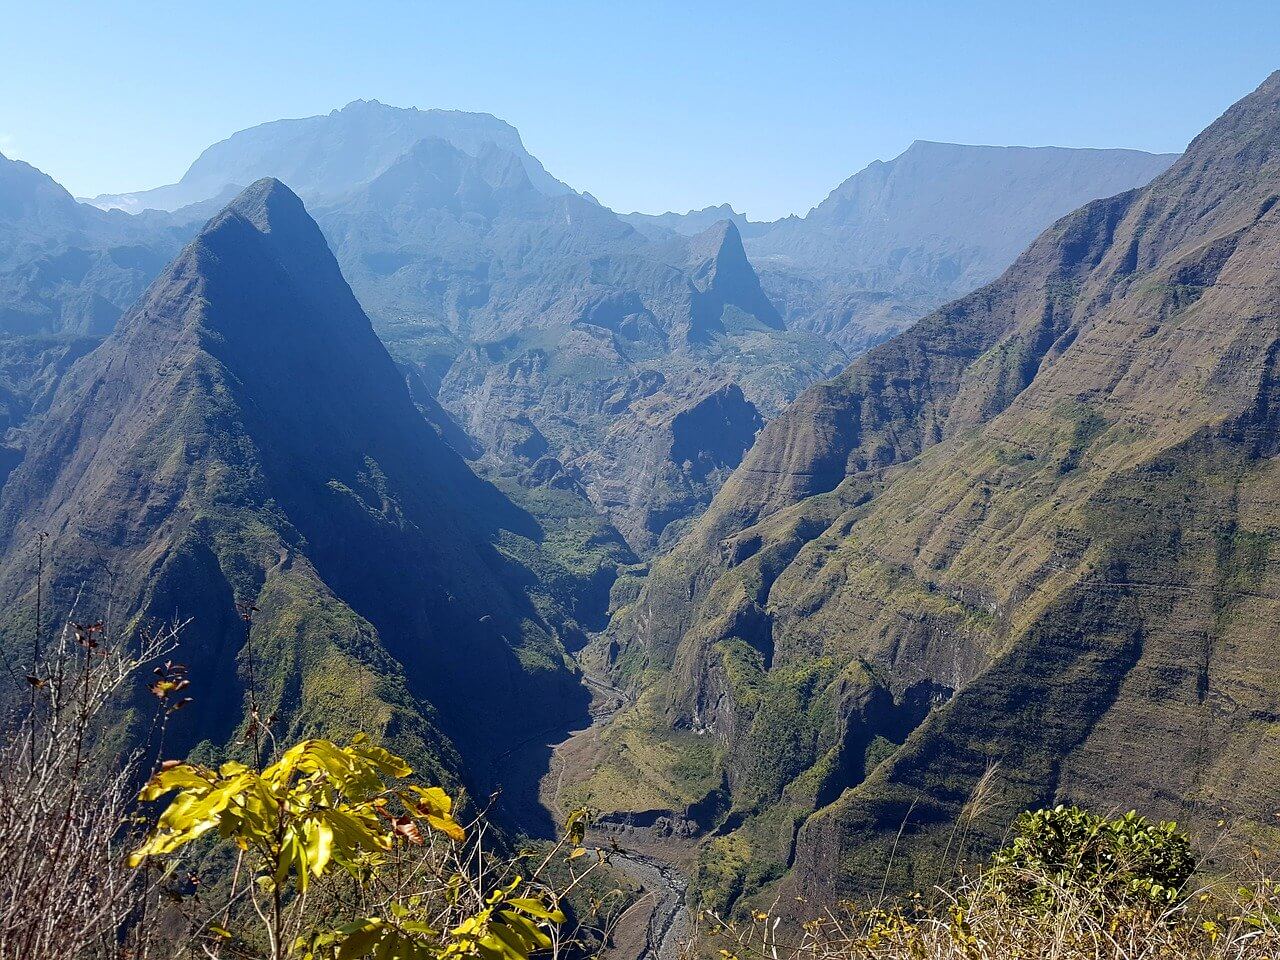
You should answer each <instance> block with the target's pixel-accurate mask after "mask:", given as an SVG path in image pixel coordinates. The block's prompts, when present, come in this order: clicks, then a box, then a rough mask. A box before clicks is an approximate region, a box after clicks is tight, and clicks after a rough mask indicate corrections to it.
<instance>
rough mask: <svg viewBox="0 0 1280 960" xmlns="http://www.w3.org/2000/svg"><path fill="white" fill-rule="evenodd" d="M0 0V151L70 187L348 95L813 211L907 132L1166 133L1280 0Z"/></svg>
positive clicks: (1252, 53)
mask: <svg viewBox="0 0 1280 960" xmlns="http://www.w3.org/2000/svg"><path fill="white" fill-rule="evenodd" d="M363 7H364V8H363V9H361V8H360V5H357V4H355V3H333V2H327V0H312V2H307V3H299V2H282V3H271V2H266V0H264V2H261V3H243V2H239V0H217V2H212V0H211V2H200V3H190V4H188V3H183V2H172V0H170V2H165V3H153V2H129V0H112V2H109V3H101V2H95V3H89V2H85V3H61V2H42V3H29V2H20V0H0V151H3V152H4V153H5V154H6V155H9V156H12V157H17V158H20V159H24V160H27V161H29V162H31V163H33V164H35V165H36V166H38V167H40V168H42V169H43V170H45V171H46V172H48V173H49V174H51V175H52V176H54V177H55V178H56V179H58V180H59V181H61V182H62V183H63V184H64V185H66V186H67V187H68V189H70V190H71V191H72V192H73V193H76V194H78V195H92V194H97V193H100V192H107V191H123V190H132V189H140V188H144V187H152V186H157V185H159V184H162V183H168V182H172V181H174V180H176V179H177V178H178V177H179V176H181V174H182V172H183V171H184V170H185V169H186V167H187V165H188V164H189V163H190V162H191V161H192V160H193V159H194V158H195V156H196V155H197V154H198V153H199V152H200V150H201V149H202V148H204V147H205V146H207V145H208V144H210V143H212V142H214V141H216V140H219V139H221V138H223V137H225V136H227V135H228V134H230V133H232V132H234V131H236V130H238V129H241V128H243V127H247V126H251V125H253V124H256V123H261V122H263V121H266V120H273V119H277V118H280V117H297V116H307V115H310V114H315V113H327V112H328V111H329V110H331V109H333V108H334V107H337V106H341V105H342V104H344V103H346V102H348V101H350V100H353V99H356V98H367V99H378V100H382V101H383V102H386V103H392V104H398V105H406V106H407V105H414V106H419V107H456V108H461V109H467V110H480V111H486V112H489V113H493V114H496V115H497V116H500V117H503V118H504V119H506V120H509V121H511V122H512V123H514V124H515V125H516V126H517V127H518V128H519V129H520V132H521V134H522V135H523V137H524V140H525V143H526V145H527V146H528V148H529V150H530V151H531V152H532V153H534V154H535V155H536V156H538V157H539V158H540V159H541V160H542V161H543V162H544V163H545V164H546V166H547V168H548V169H549V170H550V171H551V172H552V173H554V174H555V175H557V176H559V177H560V178H561V179H564V180H566V181H567V182H569V183H570V184H572V185H573V186H575V187H577V188H578V189H583V190H590V191H591V192H592V193H594V194H595V195H596V196H597V197H599V198H600V200H601V201H603V202H604V203H606V204H608V205H609V206H611V207H614V208H615V209H619V210H623V211H629V210H633V209H639V210H643V211H646V212H658V211H661V210H666V209H676V210H685V209H688V208H690V207H701V206H704V205H706V204H709V203H718V202H721V201H729V202H731V203H733V204H734V205H735V206H736V207H737V208H738V209H740V210H745V211H746V212H747V213H749V214H751V215H752V216H754V217H757V218H773V217H777V216H780V215H783V214H787V213H791V212H803V211H805V210H807V209H808V208H809V207H811V206H812V205H813V204H814V203H816V202H818V201H819V200H821V199H822V197H823V196H825V195H826V193H827V192H828V191H829V190H830V189H831V188H832V187H833V186H835V185H836V184H837V183H838V182H839V181H840V180H842V179H844V178H845V177H847V176H848V175H849V174H851V173H853V172H854V171H856V170H858V169H860V168H861V167H863V166H864V165H866V164H867V163H868V162H869V161H871V160H874V159H876V158H888V157H891V156H894V155H895V154H897V153H899V152H900V151H901V150H903V149H904V148H905V147H906V146H907V145H908V144H909V143H910V142H911V141H912V140H914V139H917V138H921V139H932V140H950V141H958V142H965V143H998V144H1008V143H1018V144H1058V145H1063V146H1128V147H1138V148H1143V149H1147V150H1156V151H1168V150H1179V149H1181V148H1182V147H1183V146H1185V144H1186V142H1187V141H1188V139H1190V137H1192V136H1193V135H1194V134H1195V133H1196V132H1197V131H1199V130H1200V129H1201V128H1202V127H1203V126H1205V124H1207V123H1208V122H1209V121H1211V120H1212V119H1213V118H1214V117H1216V116H1217V115H1218V114H1219V113H1221V112H1222V110H1224V109H1225V108H1226V107H1227V106H1228V105H1229V104H1230V103H1231V102H1232V101H1234V100H1235V99H1237V98H1239V97H1240V96H1242V95H1243V94H1245V93H1247V92H1248V91H1249V90H1251V89H1253V88H1254V87H1255V86H1256V85H1257V84H1258V83H1260V82H1261V81H1262V80H1263V78H1264V77H1265V76H1266V75H1267V74H1268V73H1270V72H1271V71H1272V70H1274V69H1277V68H1280V3H1277V2H1275V0H1270V2H1263V0H1253V2H1217V3H1205V2H1199V3H1190V2H1182V0H1172V2H1170V0H1166V2H1159V3H1156V2H1130V0H1109V2H1092V0H1088V2H1074V3H1073V2H1054V3H1040V2H1031V0H1028V2H1026V3H986V2H981V0H977V2H959V0H956V2H951V3H943V2H934V3H912V2H894V0H881V2H877V3H863V2H846V3H838V2H814V3H805V2H798V0H792V2H782V3H752V2H749V0H736V2H725V3H720V2H715V3H697V2H693V0H690V2H686V3H666V2H636V3H620V2H617V0H609V2H600V3H576V2H573V3H571V2H565V3H555V2H551V0H542V2H539V0H526V2H522V3H517V2H503V3H490V2H483V0H471V2H459V3H421V2H420V3H369V4H365V5H363Z"/></svg>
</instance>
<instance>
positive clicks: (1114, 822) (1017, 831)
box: [989, 805, 1196, 910]
mask: <svg viewBox="0 0 1280 960" xmlns="http://www.w3.org/2000/svg"><path fill="white" fill-rule="evenodd" d="M1195 866H1196V865H1195V858H1194V857H1193V856H1192V852H1191V842H1190V840H1188V838H1187V837H1186V835H1185V834H1182V833H1180V832H1179V831H1178V829H1177V824H1174V823H1164V822H1160V823H1155V822H1152V821H1150V820H1148V819H1146V818H1145V817H1142V816H1139V815H1138V814H1137V813H1135V812H1134V811H1132V810H1131V811H1129V812H1128V813H1126V814H1125V815H1124V816H1122V817H1116V818H1112V819H1108V818H1107V817H1102V816H1099V815H1098V814H1095V813H1091V812H1090V811H1088V810H1083V809H1081V808H1080V807H1069V806H1062V805H1059V806H1056V807H1054V808H1053V809H1045V810H1035V811H1031V812H1028V813H1024V814H1022V816H1020V817H1019V818H1018V820H1017V822H1016V823H1015V824H1014V829H1013V839H1012V840H1011V842H1010V843H1009V844H1008V845H1007V846H1005V847H1004V848H1003V849H1002V850H1000V851H999V852H998V853H996V855H995V859H994V863H993V870H992V872H991V874H990V875H989V876H990V878H991V880H992V881H993V882H994V883H996V884H998V885H999V888H1000V890H1001V892H1002V893H1004V894H1005V895H1007V896H1008V897H1009V898H1010V899H1012V900H1014V901H1015V902H1016V903H1019V904H1021V905H1023V906H1025V907H1029V908H1032V909H1035V910H1050V909H1052V908H1053V907H1054V906H1055V905H1056V903H1057V901H1058V897H1059V895H1060V893H1061V891H1062V890H1064V889H1068V888H1070V889H1072V890H1073V892H1079V891H1085V892H1088V893H1089V894H1091V895H1093V896H1095V897H1096V898H1097V899H1098V901H1099V904H1100V905H1102V906H1105V907H1107V908H1114V907H1117V906H1128V907H1135V908H1142V907H1145V908H1153V909H1164V908H1166V907H1169V906H1172V905H1174V904H1176V903H1178V902H1179V901H1180V900H1181V899H1182V897H1183V896H1184V890H1183V888H1184V887H1185V885H1186V882H1187V880H1188V879H1189V878H1190V877H1191V874H1192V873H1194V872H1195Z"/></svg>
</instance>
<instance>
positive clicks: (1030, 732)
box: [0, 74, 1280, 909]
mask: <svg viewBox="0 0 1280 960" xmlns="http://www.w3.org/2000/svg"><path fill="white" fill-rule="evenodd" d="M575 186H577V185H575ZM1277 197H1280V74H1277V75H1275V76H1273V77H1271V78H1270V79H1268V80H1267V81H1266V83H1264V84H1263V85H1262V86H1261V87H1260V88H1259V89H1258V90H1257V91H1256V92H1255V93H1254V94H1252V95H1250V96H1249V97H1247V98H1246V99H1245V100H1243V101H1242V102H1241V103H1240V104H1237V105H1236V106H1235V107H1233V108H1232V109H1231V110H1229V111H1228V112H1227V113H1226V114H1225V115H1224V116H1223V118H1222V119H1220V120H1219V121H1218V122H1216V123H1215V124H1214V125H1213V126H1211V127H1210V128H1209V129H1208V130H1206V131H1205V133H1204V134H1202V135H1201V136H1200V137H1198V138H1197V139H1196V141H1195V142H1194V143H1193V144H1192V145H1191V146H1190V148H1189V149H1188V151H1187V153H1186V154H1185V155H1183V156H1181V157H1177V158H1176V157H1173V156H1159V155H1151V154H1145V153H1141V152H1138V151H1129V150H1068V149H1060V148H1024V147H974V146H960V145H952V144H938V143H931V142H925V141H920V142H917V143H915V144H913V146H912V147H911V148H910V149H908V150H907V151H906V152H904V153H903V154H902V155H901V156H899V157H897V158H895V159H893V160H891V161H887V162H877V163H875V164H872V165H871V166H869V167H868V168H866V169H865V170H863V171H861V172H859V173H857V174H855V175H854V176H852V177H851V178H849V179H848V180H847V181H845V182H844V183H843V184H841V185H840V186H839V187H837V188H836V189H835V190H834V191H833V192H832V193H831V195H830V196H829V197H828V198H827V199H826V200H825V201H824V202H823V203H822V204H820V205H819V206H817V207H816V208H815V209H814V210H812V211H811V212H810V213H809V214H807V215H806V216H804V217H789V218H786V219H784V220H781V221H778V222H777V223H773V224H757V223H751V222H749V221H747V220H746V219H745V218H744V217H742V216H740V215H738V214H736V212H735V211H733V210H732V208H727V207H709V208H707V209H705V210H701V211H693V212H690V213H689V214H682V215H675V214H666V215H660V216H653V217H650V216H643V215H639V214H628V215H626V216H619V215H618V214H615V213H614V212H613V211H611V210H609V209H607V208H606V207H604V206H602V205H601V204H599V203H598V202H596V201H595V200H594V199H593V198H592V197H591V196H590V195H589V194H585V193H579V192H577V190H575V189H573V188H572V187H570V186H568V185H566V184H563V183H561V182H560V181H558V180H556V179H555V178H554V177H553V176H552V174H551V173H548V172H547V171H546V170H545V169H544V168H543V167H542V165H541V164H540V163H539V162H538V161H537V160H536V159H535V158H533V157H531V156H530V155H529V154H528V153H527V152H526V151H525V150H524V147H523V145H522V144H521V141H520V138H519V135H518V134H517V133H516V131H515V130H514V128H512V127H510V126H509V125H507V124H505V123H503V122H502V121H499V120H496V119H494V118H492V117H489V116H487V115H484V114H464V113H459V112H453V111H437V110H427V111H419V110H402V109H399V108H394V107H388V106H384V105H382V104H378V103H376V102H363V101H357V102H355V103H353V104H350V105H348V106H347V107H345V108H343V109H341V110H336V111H334V112H333V113H331V114H329V115H327V116H324V117H313V118H307V119H305V120H290V121H279V122H276V123H270V124H265V125H263V126H261V127H256V128H253V129H252V130H248V131H242V132H241V133H238V134H235V135H233V136H232V137H230V138H229V139H227V140H225V141H223V142H222V143H219V144H216V145H214V146H213V147H210V148H209V150H207V151H205V153H203V154H202V155H201V156H200V157H199V158H198V159H197V160H196V162H195V163H194V164H193V165H192V167H191V169H190V170H189V171H188V173H187V174H186V175H185V176H184V177H183V178H182V179H181V181H179V182H178V183H176V184H172V185H169V186H165V187H160V188H156V189H155V190H149V191H141V192H138V193H134V194H127V195H124V194H122V195H115V196H110V197H99V198H97V199H96V200H95V201H94V203H95V204H98V205H99V206H93V205H89V204H84V203H78V202H76V201H75V200H74V199H73V198H72V197H70V195H69V194H67V193H66V191H65V190H62V189H61V187H59V186H58V185H57V184H56V183H54V181H52V180H51V179H49V178H48V177H46V176H45V175H43V174H41V173H40V172H39V171H36V170H34V169H33V168H31V167H29V166H27V165H26V164H23V163H21V162H19V161H13V160H8V159H4V158H0V412H2V413H3V414H4V419H3V421H0V422H3V424H4V426H5V428H6V433H5V435H4V438H3V439H4V443H3V447H2V448H0V480H3V483H2V484H0V594H3V598H4V599H5V601H6V602H7V605H8V608H9V609H10V610H12V611H17V612H16V613H14V614H12V615H11V618H10V623H9V624H8V625H7V626H6V627H5V628H4V631H5V632H4V636H5V637H6V639H7V641H8V643H10V644H12V643H13V642H14V640H15V638H17V637H20V636H24V635H25V631H27V630H28V629H29V626H30V623H29V619H24V618H29V611H30V608H31V600H32V596H31V594H32V590H33V587H34V583H35V562H36V561H35V556H34V553H33V550H34V547H33V544H34V543H35V537H36V536H37V535H38V534H39V533H40V532H46V533H48V534H49V535H50V536H51V540H50V545H51V546H50V556H49V557H48V558H47V559H48V571H49V573H48V576H49V580H48V581H47V582H46V587H48V588H49V589H51V590H52V591H53V596H54V600H53V603H54V604H55V606H59V607H65V606H66V605H67V604H69V603H70V598H71V597H73V596H74V595H75V594H77V593H78V592H80V591H82V590H83V599H82V601H81V603H82V604H85V603H88V604H90V605H93V604H98V605H104V604H105V603H106V602H107V600H108V599H110V601H111V603H112V604H113V606H114V607H115V608H117V609H120V610H125V611H128V613H127V615H126V616H127V617H128V618H130V619H131V621H132V622H134V623H137V622H141V621H142V620H143V619H144V618H147V617H170V616H172V615H173V614H174V613H175V612H176V613H178V614H179V615H181V616H182V617H184V618H185V617H191V618H193V622H192V625H191V627H190V628H189V631H188V634H187V639H186V643H187V645H188V648H189V650H190V654H189V655H188V656H187V659H189V660H191V661H192V666H193V672H194V673H197V674H198V675H200V676H201V677H202V682H203V683H205V684H206V685H207V689H208V690H209V691H210V694H209V695H208V697H209V699H210V700H211V701H216V702H218V703H220V704H225V705H226V709H212V710H209V711H207V712H204V713H202V714H201V715H200V718H199V719H198V720H194V721H192V723H191V725H190V726H188V727H187V728H186V732H185V733H184V734H182V736H183V737H185V738H186V739H185V740H184V741H183V742H182V744H181V746H182V747H184V748H186V747H191V748H205V749H207V748H208V747H211V746H218V745H223V744H226V743H228V742H230V741H231V740H232V739H233V738H234V736H235V724H236V722H237V719H238V718H239V717H240V715H241V714H240V711H239V707H238V703H239V700H240V698H241V697H242V695H243V690H244V684H245V682H246V669H247V668H246V662H245V657H246V650H245V648H244V646H243V635H242V629H243V625H242V622H241V621H240V619H239V617H238V614H237V612H236V605H237V604H238V603H252V604H254V605H256V606H257V607H258V608H259V610H258V613H257V614H256V616H255V619H254V623H253V627H252V629H253V637H254V642H255V645H257V646H258V649H259V651H260V656H262V657H263V658H264V661H266V662H269V663H270V664H271V668H270V669H269V670H268V671H267V673H266V675H265V676H264V678H263V682H264V684H265V685H266V690H267V694H268V696H269V698H270V699H271V702H272V705H273V707H274V706H278V707H279V709H280V712H281V715H282V717H283V718H284V719H283V726H284V730H283V731H282V735H283V736H289V737H294V736H302V735H306V734H308V733H311V732H316V731H321V730H323V731H325V732H326V733H328V734H330V735H337V736H341V735H342V734H343V733H345V732H346V731H349V730H351V729H354V728H356V727H363V728H364V729H367V730H369V731H370V732H373V733H375V734H380V735H382V736H384V737H387V738H394V739H395V740H397V741H398V744H399V749H400V751H401V752H405V753H411V754H413V755H414V756H415V758H418V759H420V760H421V761H423V762H426V763H428V764H430V765H432V766H433V767H434V768H436V769H438V770H439V771H440V772H441V775H442V776H446V777H450V778H453V779H455V780H460V781H463V782H466V783H468V784H470V785H472V786H473V787H475V788H487V787H490V786H493V785H494V784H495V783H496V782H497V781H498V780H499V779H500V777H499V776H497V775H495V772H494V768H493V764H494V763H495V762H496V761H498V760H499V759H500V758H502V757H507V756H509V755H510V753H511V751H514V750H516V749H518V747H519V746H520V744H522V743H524V742H525V741H526V740H527V739H528V738H529V737H530V736H533V737H534V738H535V739H536V738H537V736H540V735H542V734H543V733H544V732H545V731H546V730H551V729H559V728H560V727H573V726H575V725H577V726H585V725H586V723H587V721H588V713H587V709H588V704H587V700H588V696H587V686H588V680H587V679H584V675H583V670H584V669H585V670H587V671H590V672H592V673H593V674H598V675H593V676H591V677H590V678H589V682H590V683H593V684H596V685H597V688H599V687H600V685H601V684H603V683H604V681H605V680H606V679H607V680H608V681H609V682H610V683H612V684H615V685H616V686H617V688H619V689H623V690H625V692H626V694H627V697H626V698H625V699H626V701H627V702H626V704H625V705H624V708H623V709H622V710H621V711H620V712H619V713H618V714H617V715H615V716H613V717H612V719H611V720H610V721H609V722H608V723H600V724H598V725H597V726H596V727H594V728H592V730H591V731H589V732H588V734H587V739H588V740H589V742H590V744H591V751H592V752H591V754H590V756H591V760H590V762H589V763H581V764H579V765H577V766H574V765H573V764H572V763H568V762H566V763H565V764H564V765H562V766H560V767H558V768H557V769H558V771H559V772H558V779H557V793H556V797H557V800H558V801H559V800H563V801H565V802H569V801H571V800H585V801H588V802H590V803H592V804H594V805H596V806H599V807H602V808H603V809H605V810H606V811H607V812H608V813H609V814H610V822H612V823H614V824H626V823H630V824H632V826H634V825H636V824H640V825H644V824H664V825H665V827H664V829H667V830H668V831H669V832H670V831H674V832H678V833H684V834H689V835H692V836H694V837H696V838H697V839H698V842H699V843H701V845H702V846H701V850H702V853H701V857H700V860H699V865H698V869H697V873H696V875H695V876H694V877H693V878H692V879H693V889H694V890H695V896H696V897H699V898H701V899H702V900H703V902H705V903H707V904H709V905H713V906H717V907H720V908H725V909H729V908H733V907H735V906H736V907H742V906H744V905H746V904H754V903H763V902H766V901H771V900H772V898H774V897H778V896H781V897H783V898H786V899H787V902H791V899H790V898H792V896H793V895H803V896H812V895H814V894H820V895H826V894H832V895H835V894H841V893H844V892H847V891H851V890H852V891H856V890H861V889H866V888H867V887H868V886H869V885H871V886H875V885H878V884H879V883H881V882H882V881H883V880H884V878H885V877H886V876H887V877H888V882H889V883H890V884H892V885H893V886H901V887H904V888H906V887H911V886H918V885H921V884H925V885H927V884H928V883H929V882H931V879H932V878H933V876H934V875H935V873H936V869H937V866H938V863H939V862H940V861H941V860H943V859H945V858H946V857H947V855H948V852H949V851H948V850H947V844H948V840H949V837H950V835H951V831H952V828H953V825H954V824H955V823H956V822H957V819H958V818H959V817H960V816H961V815H962V813H963V812H964V805H965V803H966V802H967V798H968V797H969V796H970V792H971V790H972V788H973V787H974V785H975V784H976V783H977V782H978V781H979V780H980V779H982V778H984V777H986V778H987V779H986V781H985V782H986V783H988V784H989V785H990V790H991V791H992V792H991V794H990V797H991V800H990V805H989V806H988V807H985V808H984V810H983V811H982V813H981V815H980V816H974V817H972V822H971V823H970V824H969V826H968V827H967V829H968V830H969V831H970V834H971V837H972V843H973V845H974V847H975V849H977V848H985V847H987V846H990V845H992V844H993V843H995V842H997V841H998V840H999V837H1000V834H1001V831H1002V830H1003V829H1004V827H1005V825H1006V824H1007V823H1008V822H1009V820H1010V818H1011V816H1012V815H1013V814H1015V813H1016V812H1017V811H1018V810H1020V809H1023V808H1025V807H1027V806H1029V805H1031V806H1034V805H1038V804H1042V803H1050V802H1056V801H1058V800H1082V801H1085V802H1088V803H1090V804H1093V805H1101V806H1105V807H1110V806H1123V807H1125V808H1126V809H1127V808H1129V807H1131V806H1142V807H1143V808H1144V809H1145V810H1147V811H1148V812H1151V813H1154V814H1157V815H1164V816H1170V817H1176V818H1177V819H1178V820H1179V821H1180V822H1186V823H1190V824H1203V823H1204V822H1206V819H1210V820H1216V819H1217V817H1218V816H1219V815H1220V811H1221V809H1222V808H1226V809H1228V810H1229V812H1230V813H1231V814H1232V815H1234V816H1238V817H1239V818H1240V819H1241V820H1242V822H1244V823H1245V824H1247V825H1248V829H1249V831H1250V835H1251V836H1252V837H1257V838H1261V839H1260V841H1259V842H1265V843H1266V844H1269V845H1271V846H1272V847H1274V848H1275V849H1280V836H1277V835H1276V834H1275V833H1274V825H1273V823H1272V820H1271V815H1272V813H1273V812H1274V811H1273V810H1272V809H1271V807H1270V806H1269V804H1270V802H1271V801H1270V793H1269V786H1268V785H1269V784H1270V783H1271V782H1272V781H1273V780H1274V775H1275V771H1276V769H1280V753H1277V750H1278V749H1280V748H1277V746H1276V743H1275V742H1274V741H1275V738H1274V736H1273V731H1272V727H1273V726H1274V718H1275V717H1276V716H1277V715H1278V714H1280V675H1275V670H1274V669H1273V668H1272V667H1271V661H1272V660H1273V659H1274V657H1272V656H1271V653H1272V650H1271V632H1270V625H1271V624H1273V623H1274V622H1275V620H1276V614H1277V613H1278V612H1280V611H1277V610H1276V609H1274V607H1275V603H1276V601H1275V599H1274V598H1275V597H1276V596H1278V595H1280V593H1278V592H1277V584H1273V583H1272V582H1271V581H1272V579H1274V576H1273V573H1274V571H1273V567H1274V566H1275V564H1274V563H1273V562H1272V558H1273V554H1274V553H1275V551H1276V549H1277V547H1278V546H1280V544H1277V542H1276V530H1277V529H1280V521H1277V505H1276V497H1275V496H1274V492H1273V491H1274V489H1275V485H1276V477H1275V476H1274V475H1273V474H1274V469H1273V466H1272V461H1273V460H1274V459H1275V456H1276V454H1277V451H1278V449H1280V448H1277V444H1276V437H1277V436H1280V422H1277V420H1276V411H1275V393H1276V384H1275V380H1276V375H1275V370H1274V366H1275V364H1274V357H1275V354H1276V350H1277V344H1278V343H1280V313H1278V312H1277V307H1276V304H1277V303H1280V273H1277V264H1278V263H1280V219H1277V218H1278V217H1280V211H1278V210H1277V209H1276V206H1275V200H1276V199H1277ZM304 203H305V206H304ZM100 207H107V208H111V209H100ZM125 210H130V211H142V212H137V213H126V212H125ZM148 284H149V286H148ZM984 284H985V286H984ZM921 318H923V319H921ZM605 675H607V676H605ZM615 692H616V691H615ZM540 759H541V760H543V761H545V760H546V758H545V757H541V758H540ZM992 771H994V772H992ZM561 787H563V792H561V790H560V788H561ZM908 812H909V813H910V816H908ZM904 824H905V826H904ZM522 825H523V826H524V827H526V828H529V829H533V828H532V827H531V826H530V824H528V823H524V824H522ZM541 826H543V825H542V824H539V825H538V827H539V828H540V827H541ZM900 828H901V829H902V834H901V837H899V836H898V831H899V829H900ZM659 834H661V830H658V831H656V832H655V836H658V835H659ZM662 839H664V837H662V836H658V840H659V842H661V840H662Z"/></svg>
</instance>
